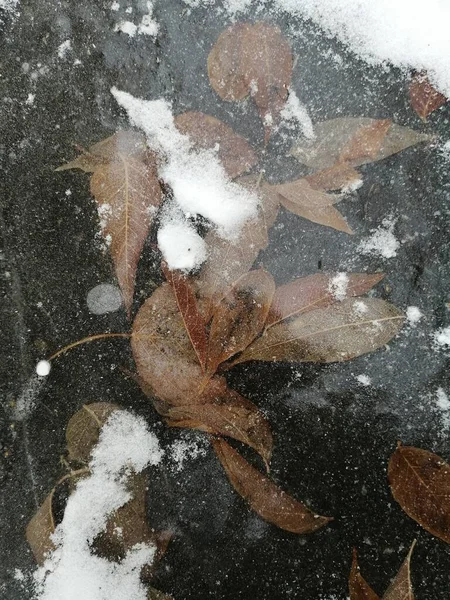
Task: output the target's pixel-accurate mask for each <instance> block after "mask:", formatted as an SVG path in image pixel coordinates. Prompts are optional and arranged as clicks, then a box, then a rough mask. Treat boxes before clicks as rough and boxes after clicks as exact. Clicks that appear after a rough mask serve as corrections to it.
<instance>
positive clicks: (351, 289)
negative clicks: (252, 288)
mask: <svg viewBox="0 0 450 600" xmlns="http://www.w3.org/2000/svg"><path fill="white" fill-rule="evenodd" d="M336 275H337V273H316V274H315V275H308V276H307V277H301V278H299V279H294V281H291V282H290V283H287V284H285V285H282V286H280V287H278V288H277V289H276V291H275V294H274V297H273V301H272V306H271V307H270V311H269V315H268V317H267V321H266V329H267V328H269V327H271V326H272V325H275V324H276V323H279V322H280V321H284V320H285V319H288V318H290V317H293V316H295V315H298V314H302V313H305V312H308V311H310V310H315V309H317V308H325V307H326V306H329V305H330V304H333V303H334V302H336V297H335V295H334V294H333V287H332V282H333V280H334V278H335V277H336ZM345 275H346V276H347V282H346V287H345V291H344V295H343V296H342V297H341V298H339V299H340V300H341V301H342V300H345V299H346V298H349V297H352V296H361V295H362V294H366V293H367V292H368V291H369V290H371V289H372V288H373V287H374V286H375V285H376V284H377V283H379V282H380V281H381V280H382V279H383V277H384V274H383V273H346V274H345Z"/></svg>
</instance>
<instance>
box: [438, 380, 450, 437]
mask: <svg viewBox="0 0 450 600" xmlns="http://www.w3.org/2000/svg"><path fill="white" fill-rule="evenodd" d="M435 402H436V406H437V408H438V409H439V410H440V412H441V421H442V427H443V429H444V430H445V431H448V429H450V400H449V398H448V396H447V394H446V393H445V391H444V389H443V388H441V387H440V388H438V389H437V390H436V400H435Z"/></svg>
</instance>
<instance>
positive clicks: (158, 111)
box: [111, 88, 258, 268]
mask: <svg viewBox="0 0 450 600" xmlns="http://www.w3.org/2000/svg"><path fill="white" fill-rule="evenodd" d="M111 92H112V94H113V95H114V97H115V99H116V100H117V102H118V103H119V104H120V106H122V107H123V108H124V109H125V110H126V111H127V113H128V117H129V119H130V121H131V123H132V124H133V125H135V126H136V127H138V128H139V129H142V131H144V133H145V134H146V136H147V140H148V143H149V146H150V147H151V148H152V149H153V150H155V151H156V152H157V153H158V154H159V155H160V156H161V157H162V164H161V166H160V168H159V175H160V176H161V178H162V179H164V181H166V183H167V184H168V185H170V187H171V189H172V191H173V195H174V200H175V202H176V204H177V205H178V208H176V210H175V211H174V214H173V215H170V214H169V215H168V216H167V217H166V219H167V221H170V220H171V219H173V220H174V221H175V222H178V223H179V221H180V218H179V215H178V214H176V211H179V209H181V210H182V211H183V212H184V213H185V214H187V215H189V216H195V215H202V216H203V217H205V218H206V219H208V220H209V221H211V223H213V224H214V225H216V226H217V230H218V233H219V235H221V236H222V237H224V238H226V239H233V238H235V237H236V236H237V235H238V234H239V231H240V229H241V227H242V226H243V225H244V223H245V222H246V221H247V220H248V219H250V218H252V217H255V216H256V211H257V205H258V197H257V195H256V194H253V193H251V192H249V191H248V190H246V189H245V188H243V187H242V186H240V185H238V184H236V183H233V182H232V181H230V179H229V178H228V176H227V174H226V173H225V170H224V169H223V167H222V165H221V163H220V161H219V159H218V157H217V154H216V152H214V151H212V150H194V149H193V148H192V146H191V143H190V141H189V138H188V137H187V136H185V135H182V134H181V133H180V132H179V131H178V129H177V128H176V127H175V123H174V118H173V114H172V111H171V107H170V105H169V103H168V102H166V101H165V100H141V99H139V98H135V97H133V96H132V95H131V94H128V93H126V92H122V91H119V90H117V89H116V88H112V90H111ZM186 231H188V230H187V229H186ZM200 256H202V254H201V253H200ZM188 260H190V259H188ZM168 264H169V268H176V267H175V266H174V265H173V263H171V262H170V261H168Z"/></svg>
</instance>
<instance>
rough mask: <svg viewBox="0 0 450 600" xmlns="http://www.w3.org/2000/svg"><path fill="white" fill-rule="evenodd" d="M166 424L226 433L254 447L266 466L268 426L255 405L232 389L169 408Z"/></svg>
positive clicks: (269, 437)
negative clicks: (204, 401) (212, 397)
mask: <svg viewBox="0 0 450 600" xmlns="http://www.w3.org/2000/svg"><path fill="white" fill-rule="evenodd" d="M166 416H167V418H168V424H169V425H171V426H175V427H189V428H192V429H199V430H201V431H206V432H207V433H213V434H216V435H226V436H228V437H231V438H234V439H235V440H238V441H240V442H243V443H244V444H247V445H248V446H250V447H251V448H253V449H254V450H256V451H257V452H258V453H259V454H260V455H261V457H262V458H263V460H264V462H265V463H266V465H267V464H268V463H269V462H270V457H271V454H272V445H273V442H272V434H271V432H270V427H269V424H268V422H267V420H266V419H265V417H264V416H263V415H262V414H261V412H260V411H259V410H258V409H257V408H256V406H255V405H254V404H253V403H252V402H250V400H247V398H244V397H242V396H240V395H239V394H238V393H237V392H235V391H233V390H230V389H229V390H228V391H227V394H226V395H224V396H222V397H221V398H217V399H216V400H215V401H214V402H209V403H207V404H193V405H190V406H186V405H184V406H179V407H174V408H170V409H169V410H168V412H167V414H166Z"/></svg>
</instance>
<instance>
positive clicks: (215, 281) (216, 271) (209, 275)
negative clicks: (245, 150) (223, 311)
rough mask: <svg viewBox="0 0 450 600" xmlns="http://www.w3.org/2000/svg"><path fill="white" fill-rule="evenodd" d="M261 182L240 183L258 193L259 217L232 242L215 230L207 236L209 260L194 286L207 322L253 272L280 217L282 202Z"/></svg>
mask: <svg viewBox="0 0 450 600" xmlns="http://www.w3.org/2000/svg"><path fill="white" fill-rule="evenodd" d="M258 180H259V178H258V177H255V176H253V175H250V176H247V177H241V178H239V179H238V180H237V183H239V184H240V185H243V186H244V187H247V188H248V189H251V190H253V191H255V190H256V191H257V192H258V195H259V197H260V201H261V205H260V207H259V212H258V216H257V218H256V219H254V220H252V221H248V222H247V223H246V224H245V225H244V227H243V228H242V230H241V232H240V234H239V237H238V238H237V239H235V240H233V241H229V240H224V239H223V238H222V237H221V236H219V235H218V233H216V232H215V231H210V232H209V233H208V234H207V235H206V237H205V243H206V245H207V248H208V252H209V257H208V260H207V261H206V262H205V263H204V265H203V267H202V269H201V271H200V273H199V275H198V276H197V277H196V279H195V286H196V292H197V296H198V297H199V300H200V302H201V304H202V312H203V314H204V317H205V321H206V322H209V321H210V319H211V317H212V313H213V311H214V308H215V307H216V306H217V304H218V302H220V300H221V299H222V298H223V296H224V295H225V293H226V292H227V291H228V289H229V287H230V286H231V285H232V284H233V283H234V282H235V281H236V280H237V279H239V277H241V276H242V275H244V274H245V273H247V272H248V271H249V270H250V268H251V266H252V265H253V263H254V262H255V260H256V257H257V256H258V254H259V252H260V251H261V250H263V249H264V248H266V247H267V244H268V236H267V232H268V229H269V227H271V226H272V225H273V223H274V222H275V219H276V217H277V214H278V210H279V201H278V197H277V195H276V194H273V192H272V191H271V189H270V186H268V184H265V183H264V182H259V183H260V184H261V185H258Z"/></svg>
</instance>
